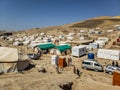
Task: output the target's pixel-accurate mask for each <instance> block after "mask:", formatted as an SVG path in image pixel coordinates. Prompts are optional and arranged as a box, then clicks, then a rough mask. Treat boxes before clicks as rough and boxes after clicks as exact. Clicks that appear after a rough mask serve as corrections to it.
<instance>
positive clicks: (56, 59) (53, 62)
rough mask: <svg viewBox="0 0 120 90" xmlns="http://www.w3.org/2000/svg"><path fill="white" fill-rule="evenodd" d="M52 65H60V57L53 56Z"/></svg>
mask: <svg viewBox="0 0 120 90" xmlns="http://www.w3.org/2000/svg"><path fill="white" fill-rule="evenodd" d="M51 64H53V65H57V64H58V56H57V55H53V56H52V58H51Z"/></svg>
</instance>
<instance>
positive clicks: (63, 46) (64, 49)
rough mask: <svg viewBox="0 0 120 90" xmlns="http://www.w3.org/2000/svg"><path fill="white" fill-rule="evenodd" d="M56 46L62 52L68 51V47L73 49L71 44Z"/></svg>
mask: <svg viewBox="0 0 120 90" xmlns="http://www.w3.org/2000/svg"><path fill="white" fill-rule="evenodd" d="M56 48H57V49H58V50H59V51H60V52H64V51H66V50H67V49H69V50H70V49H71V46H70V45H60V46H56Z"/></svg>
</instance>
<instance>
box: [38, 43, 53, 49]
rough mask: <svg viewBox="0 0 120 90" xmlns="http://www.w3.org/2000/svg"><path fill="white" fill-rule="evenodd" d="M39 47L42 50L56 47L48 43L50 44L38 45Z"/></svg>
mask: <svg viewBox="0 0 120 90" xmlns="http://www.w3.org/2000/svg"><path fill="white" fill-rule="evenodd" d="M38 47H39V48H40V49H41V50H47V49H51V48H55V45H54V44H52V43H48V44H40V45H38Z"/></svg>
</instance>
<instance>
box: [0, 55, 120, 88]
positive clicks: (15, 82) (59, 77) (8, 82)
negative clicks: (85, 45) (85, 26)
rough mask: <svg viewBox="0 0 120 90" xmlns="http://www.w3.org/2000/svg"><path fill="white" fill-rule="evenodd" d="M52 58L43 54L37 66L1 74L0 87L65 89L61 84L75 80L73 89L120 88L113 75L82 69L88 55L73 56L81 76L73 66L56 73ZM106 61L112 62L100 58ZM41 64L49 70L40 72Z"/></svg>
mask: <svg viewBox="0 0 120 90" xmlns="http://www.w3.org/2000/svg"><path fill="white" fill-rule="evenodd" d="M66 57H67V56H66ZM50 58H51V55H43V57H42V60H34V61H32V62H33V63H34V64H36V67H35V68H32V69H31V70H28V71H24V72H23V73H8V74H3V75H0V80H1V81H0V89H1V90H33V89H34V90H63V89H62V88H60V86H63V85H64V84H68V83H70V82H73V85H72V90H79V89H80V90H96V89H97V90H107V89H109V90H120V87H118V86H112V75H108V74H106V73H104V72H94V71H90V70H83V69H81V61H82V60H84V59H86V56H83V57H81V58H75V57H73V65H75V66H76V67H77V68H78V69H79V70H80V72H81V76H80V77H78V76H77V75H76V74H74V73H73V66H69V67H65V68H63V70H60V74H58V73H56V70H55V66H54V65H51V60H50ZM106 61H107V63H111V61H109V60H99V62H100V63H104V62H106ZM119 63H120V62H119ZM41 66H42V67H44V68H45V69H46V70H47V72H46V73H42V72H38V69H37V68H38V67H41Z"/></svg>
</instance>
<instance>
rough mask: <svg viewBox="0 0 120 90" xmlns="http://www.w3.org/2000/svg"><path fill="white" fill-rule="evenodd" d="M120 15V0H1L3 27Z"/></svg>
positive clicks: (1, 28) (47, 24)
mask: <svg viewBox="0 0 120 90" xmlns="http://www.w3.org/2000/svg"><path fill="white" fill-rule="evenodd" d="M117 15H120V0H0V30H3V29H4V30H23V29H30V28H35V27H38V28H40V27H46V26H54V25H63V24H68V23H72V22H77V21H80V20H85V19H88V18H93V17H97V16H117Z"/></svg>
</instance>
